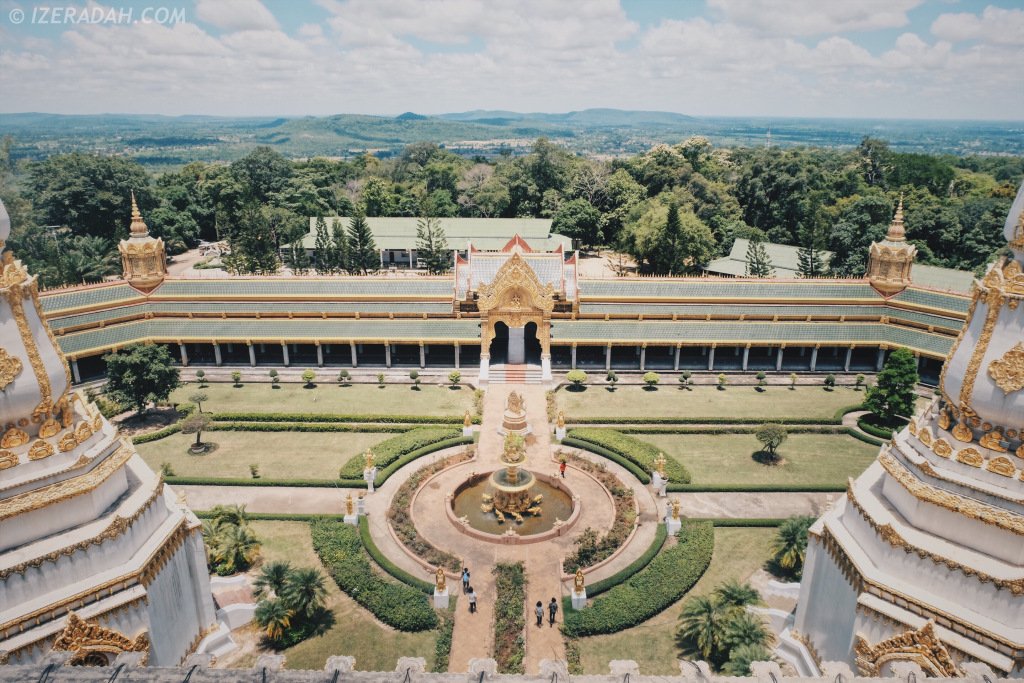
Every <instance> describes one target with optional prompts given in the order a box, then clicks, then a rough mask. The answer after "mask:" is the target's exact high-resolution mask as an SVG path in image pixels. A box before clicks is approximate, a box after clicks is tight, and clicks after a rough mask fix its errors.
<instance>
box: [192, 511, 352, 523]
mask: <svg viewBox="0 0 1024 683" xmlns="http://www.w3.org/2000/svg"><path fill="white" fill-rule="evenodd" d="M192 512H194V513H195V515H196V517H198V518H199V519H213V511H212V510H193V511H192ZM245 516H246V517H247V518H248V519H249V520H250V521H268V522H315V521H316V520H319V519H333V520H336V521H339V522H340V521H341V520H342V519H344V518H345V515H326V514H316V515H314V514H304V513H300V512H246V513H245Z"/></svg>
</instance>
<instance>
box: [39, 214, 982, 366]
mask: <svg viewBox="0 0 1024 683" xmlns="http://www.w3.org/2000/svg"><path fill="white" fill-rule="evenodd" d="M897 218H899V216H897ZM371 220H377V221H379V222H380V224H381V225H392V224H396V223H395V222H397V221H405V222H408V223H409V224H410V225H413V226H414V225H415V219H371ZM473 222H474V223H477V224H480V225H484V224H486V225H487V229H488V231H489V235H490V236H489V237H488V239H491V240H493V241H492V242H484V245H485V246H486V247H487V248H484V247H483V246H480V244H479V242H478V241H474V240H470V241H469V243H468V244H467V245H466V249H465V251H460V252H456V253H454V254H453V264H454V268H453V271H452V272H451V273H450V274H448V275H444V276H424V275H419V274H412V273H410V274H408V275H395V274H390V275H375V276H362V277H352V276H330V277H326V276H306V277H272V276H268V277H227V278H217V279H205V278H204V279H190V278H181V277H166V276H165V277H162V278H161V279H159V281H157V282H155V283H154V282H148V281H147V283H146V286H145V287H144V288H143V287H137V286H133V283H132V282H131V281H130V280H126V279H122V280H117V281H113V282H106V283H102V284H96V285H85V286H77V287H70V288H64V289H58V290H51V291H47V292H44V293H42V295H41V305H42V309H43V311H44V314H45V317H46V319H47V321H48V322H49V324H50V326H51V327H52V329H53V331H54V333H55V335H56V338H57V340H58V341H59V343H60V346H61V348H62V350H63V351H64V353H65V354H66V355H67V357H68V359H69V360H70V361H71V366H72V371H73V374H74V379H75V381H76V382H81V381H83V380H87V379H89V378H93V377H98V376H101V375H102V374H103V372H104V363H103V361H102V356H103V355H104V354H106V353H108V352H110V351H112V350H116V349H119V348H123V347H125V346H127V345H129V344H133V343H136V342H151V343H157V344H165V345H167V346H169V347H170V349H171V351H172V354H173V356H174V357H175V358H176V359H178V360H179V361H180V362H181V364H182V365H183V366H188V365H196V364H210V365H218V366H220V365H236V366H282V365H283V366H300V367H316V366H321V367H323V366H337V367H365V366H372V367H387V368H397V367H405V368H409V369H412V368H438V369H440V368H467V367H474V368H477V367H478V368H479V374H478V375H477V379H478V381H479V382H481V383H486V382H501V381H504V380H505V379H506V375H505V372H506V370H508V368H509V367H510V366H511V367H513V368H515V374H516V376H517V377H521V376H522V373H523V372H524V370H523V368H522V367H520V365H522V366H525V375H526V377H527V378H528V380H535V381H547V380H549V379H551V377H552V371H553V369H558V368H563V369H568V368H577V367H578V368H582V369H591V370H597V371H602V372H603V371H604V370H606V369H612V368H614V369H616V370H619V371H622V370H626V371H629V370H635V371H645V370H652V369H656V370H669V371H672V370H683V369H689V370H700V371H713V372H720V371H728V372H756V371H760V370H766V371H773V372H785V373H787V374H788V373H790V372H794V371H796V372H801V371H802V372H810V371H815V372H868V371H875V370H877V369H878V368H880V367H881V364H882V363H883V362H884V359H885V356H886V353H887V352H888V351H890V350H892V349H895V348H897V347H901V346H904V347H907V348H909V349H910V350H911V351H913V352H914V354H916V355H917V357H918V358H919V367H920V371H921V374H922V376H923V377H924V378H925V379H926V380H931V381H935V380H937V378H938V373H939V369H940V368H941V365H942V362H943V361H944V360H945V358H946V356H947V354H948V353H949V351H950V348H951V347H952V345H953V342H954V340H955V339H956V336H957V334H959V332H960V330H961V328H962V327H963V324H964V320H965V319H966V317H967V312H968V306H969V304H970V296H969V293H968V292H967V291H966V289H967V288H969V287H970V286H971V285H970V283H969V278H968V277H967V276H966V275H965V274H961V273H959V272H958V271H950V273H954V274H956V277H952V276H951V275H950V274H949V273H943V272H941V271H944V270H945V269H932V270H931V271H926V275H927V277H925V278H923V279H922V278H917V277H915V276H914V275H913V273H914V272H918V271H919V270H920V269H921V268H922V267H921V266H915V265H913V264H912V263H911V264H910V269H909V272H910V276H909V278H908V277H906V272H907V262H906V261H905V260H900V258H902V256H903V255H905V254H902V252H900V250H901V249H902V245H901V244H900V243H899V240H898V239H895V240H888V242H891V244H889V243H883V244H881V246H882V247H885V249H884V250H882V249H873V250H872V252H871V256H870V258H869V265H868V274H867V275H865V277H862V278H851V279H834V278H823V279H801V278H796V277H789V278H771V279H756V278H745V277H616V278H603V279H602V278H586V277H583V276H581V275H580V273H579V271H578V254H576V253H575V252H571V251H568V250H567V243H566V241H563V240H562V238H558V237H557V236H556V237H554V238H553V237H551V235H550V234H549V232H548V231H549V230H550V222H549V221H534V220H532V219H529V220H526V219H511V220H507V221H506V220H503V219H493V220H487V221H482V220H481V221H473ZM895 222H896V221H895V220H894V223H895ZM467 225H468V223H467ZM502 225H504V226H505V227H504V229H503V230H504V232H502V228H501V227H500V226H502ZM531 226H534V227H537V230H538V231H540V232H542V233H543V236H540V232H538V233H536V234H537V235H538V236H537V237H535V238H533V239H531V237H532V236H534V234H535V233H534V232H531V230H533V228H532V227H531ZM527 228H530V230H527ZM524 232H525V233H526V234H523V233H524ZM890 232H891V235H890V236H892V237H898V236H899V235H898V234H897V233H898V232H899V230H898V229H894V230H891V231H890ZM499 235H504V239H499ZM452 237H453V236H452V234H451V233H450V234H449V240H450V243H454V240H453V239H452ZM476 239H477V240H479V239H480V236H479V234H478V235H477V237H476ZM552 240H554V241H552ZM381 244H382V245H384V244H390V243H386V242H383V240H382V242H381ZM396 244H397V243H396ZM904 244H905V243H904ZM895 252H900V253H897V256H899V257H900V258H896V257H894V256H893V253H895ZM882 253H884V254H885V255H886V256H885V258H886V259H887V260H885V261H884V263H883V262H882V261H879V260H878V256H877V255H878V254H882ZM892 264H896V265H895V266H894V265H892ZM961 276H962V277H961Z"/></svg>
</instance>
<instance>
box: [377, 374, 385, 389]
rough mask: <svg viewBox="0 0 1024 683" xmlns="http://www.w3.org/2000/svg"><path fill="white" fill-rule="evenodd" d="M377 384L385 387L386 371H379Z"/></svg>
mask: <svg viewBox="0 0 1024 683" xmlns="http://www.w3.org/2000/svg"><path fill="white" fill-rule="evenodd" d="M377 386H378V387H383V386H384V373H383V372H378V373H377Z"/></svg>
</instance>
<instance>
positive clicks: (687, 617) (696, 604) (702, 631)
mask: <svg viewBox="0 0 1024 683" xmlns="http://www.w3.org/2000/svg"><path fill="white" fill-rule="evenodd" d="M725 619H726V614H725V610H724V609H723V608H722V605H721V604H720V603H719V602H718V600H716V599H715V598H714V597H713V596H710V595H699V596H696V597H693V598H690V599H689V600H687V601H686V604H685V605H683V611H682V613H681V614H680V615H679V622H680V623H679V630H678V631H677V632H676V641H677V642H678V643H679V645H680V647H682V649H683V650H684V651H685V652H686V653H687V654H689V655H695V654H696V655H700V656H701V657H703V658H704V659H706V660H710V659H711V658H712V655H713V654H714V653H715V652H716V651H717V650H718V648H719V646H720V645H721V642H722V630H723V627H724V625H725Z"/></svg>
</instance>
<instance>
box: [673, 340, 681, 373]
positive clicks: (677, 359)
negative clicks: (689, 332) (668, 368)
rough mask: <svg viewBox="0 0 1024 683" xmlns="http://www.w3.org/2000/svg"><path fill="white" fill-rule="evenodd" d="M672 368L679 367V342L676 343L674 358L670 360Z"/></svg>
mask: <svg viewBox="0 0 1024 683" xmlns="http://www.w3.org/2000/svg"><path fill="white" fill-rule="evenodd" d="M672 369H673V370H678V369H679V344H676V355H675V359H674V360H673V361H672Z"/></svg>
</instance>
